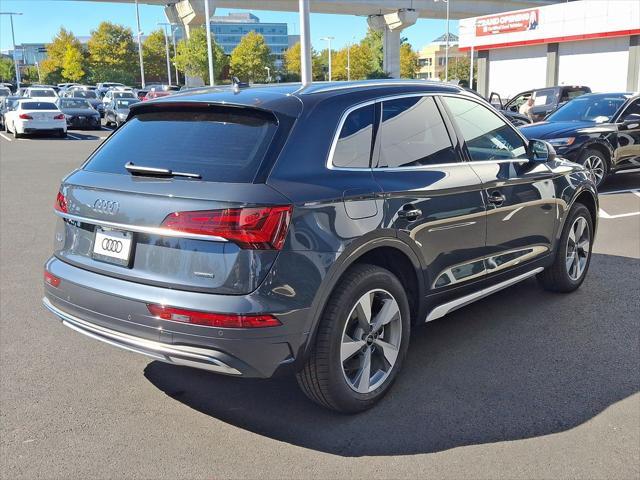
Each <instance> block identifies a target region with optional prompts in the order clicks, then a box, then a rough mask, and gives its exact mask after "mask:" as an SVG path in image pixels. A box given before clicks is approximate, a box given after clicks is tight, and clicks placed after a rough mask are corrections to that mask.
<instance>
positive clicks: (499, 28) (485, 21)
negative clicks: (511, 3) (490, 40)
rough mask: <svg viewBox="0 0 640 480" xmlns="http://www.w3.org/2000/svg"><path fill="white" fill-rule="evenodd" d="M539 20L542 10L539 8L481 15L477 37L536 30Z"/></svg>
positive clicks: (477, 23) (477, 26) (477, 22)
mask: <svg viewBox="0 0 640 480" xmlns="http://www.w3.org/2000/svg"><path fill="white" fill-rule="evenodd" d="M539 21H540V12H539V10H538V9H537V8H534V9H531V10H522V11H519V12H513V13H505V14H500V15H488V16H486V17H479V18H477V19H476V37H483V36H486V35H497V34H499V33H511V32H525V31H527V30H535V29H536V28H538V22H539Z"/></svg>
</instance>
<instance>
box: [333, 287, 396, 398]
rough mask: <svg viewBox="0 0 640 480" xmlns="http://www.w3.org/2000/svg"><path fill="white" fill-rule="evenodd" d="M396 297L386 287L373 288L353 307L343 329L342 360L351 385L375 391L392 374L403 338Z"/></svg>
mask: <svg viewBox="0 0 640 480" xmlns="http://www.w3.org/2000/svg"><path fill="white" fill-rule="evenodd" d="M400 315H401V314H400V307H399V305H398V302H397V301H396V299H395V298H394V297H393V296H392V295H391V294H390V293H389V292H387V291H386V290H382V289H376V290H370V291H368V292H367V293H365V294H364V295H362V296H361V297H360V298H359V299H358V301H357V302H356V304H355V305H354V306H353V308H352V309H351V312H350V313H349V317H348V318H347V321H346V323H345V326H344V330H343V332H342V343H341V345H340V361H341V364H342V373H343V375H344V378H345V380H346V381H347V384H348V385H349V387H351V389H353V390H355V391H356V392H358V393H362V394H366V393H370V392H372V391H374V390H375V389H376V388H378V387H379V386H380V385H382V384H383V383H384V381H385V380H386V379H387V378H388V377H389V375H390V374H391V372H392V370H393V367H394V366H395V364H396V361H397V359H398V353H399V351H400V343H401V341H402V321H401V316H400Z"/></svg>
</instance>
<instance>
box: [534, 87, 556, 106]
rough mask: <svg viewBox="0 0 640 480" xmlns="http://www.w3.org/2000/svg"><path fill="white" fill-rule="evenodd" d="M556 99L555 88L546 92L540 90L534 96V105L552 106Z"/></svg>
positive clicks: (545, 90) (547, 89)
mask: <svg viewBox="0 0 640 480" xmlns="http://www.w3.org/2000/svg"><path fill="white" fill-rule="evenodd" d="M555 98H556V91H555V90H554V89H553V88H546V89H544V90H538V91H536V92H534V94H533V104H534V105H535V106H536V107H537V106H538V105H551V104H552V103H553V102H554V101H555Z"/></svg>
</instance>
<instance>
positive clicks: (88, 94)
mask: <svg viewBox="0 0 640 480" xmlns="http://www.w3.org/2000/svg"><path fill="white" fill-rule="evenodd" d="M73 96H74V97H80V98H98V97H96V92H94V91H93V90H76V91H75V92H73Z"/></svg>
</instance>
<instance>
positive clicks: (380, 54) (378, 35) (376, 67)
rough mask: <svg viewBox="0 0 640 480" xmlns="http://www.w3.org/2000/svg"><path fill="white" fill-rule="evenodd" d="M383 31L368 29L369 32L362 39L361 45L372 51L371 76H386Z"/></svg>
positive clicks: (369, 75)
mask: <svg viewBox="0 0 640 480" xmlns="http://www.w3.org/2000/svg"><path fill="white" fill-rule="evenodd" d="M382 36H383V33H382V31H381V30H373V29H371V28H370V29H369V30H367V34H366V35H365V37H364V38H363V39H362V40H361V41H360V45H361V46H363V47H367V48H369V51H370V52H371V66H370V69H369V74H368V75H367V76H368V77H369V78H386V77H387V76H388V75H386V74H385V73H384V47H383V44H382Z"/></svg>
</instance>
